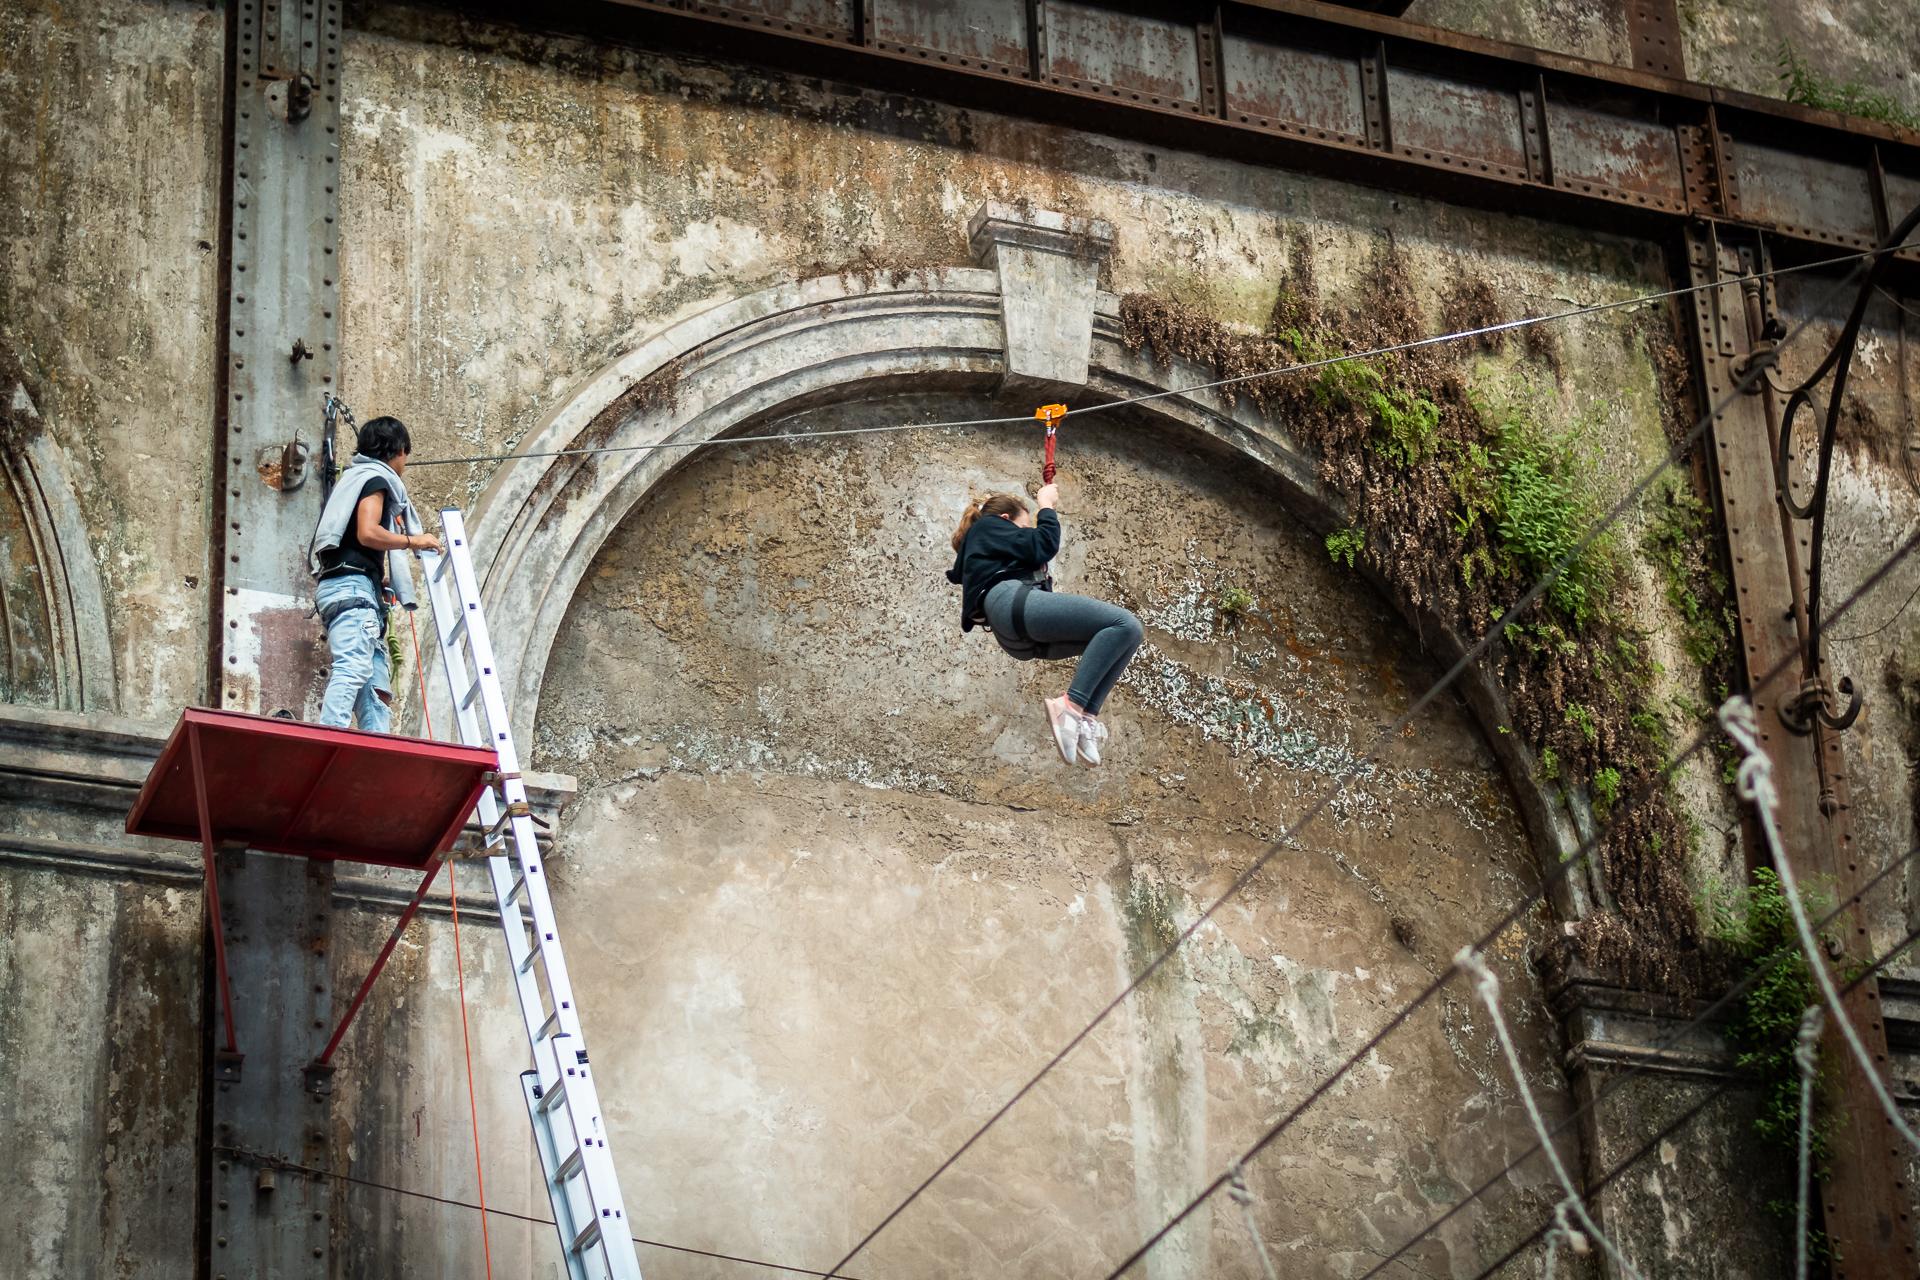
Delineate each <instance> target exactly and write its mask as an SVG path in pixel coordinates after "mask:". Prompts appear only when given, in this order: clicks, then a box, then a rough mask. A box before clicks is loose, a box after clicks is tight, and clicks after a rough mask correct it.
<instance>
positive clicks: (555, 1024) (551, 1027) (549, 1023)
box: [533, 1009, 560, 1041]
mask: <svg viewBox="0 0 1920 1280" xmlns="http://www.w3.org/2000/svg"><path fill="white" fill-rule="evenodd" d="M559 1028H560V1011H559V1010H558V1009H555V1010H554V1011H553V1012H552V1013H550V1014H548V1015H547V1017H546V1020H545V1021H544V1022H542V1023H541V1024H540V1026H539V1028H538V1029H537V1030H536V1031H535V1032H534V1033H533V1038H534V1040H535V1041H540V1040H545V1039H546V1038H547V1037H548V1036H550V1035H552V1034H553V1033H554V1032H555V1031H557V1030H559Z"/></svg>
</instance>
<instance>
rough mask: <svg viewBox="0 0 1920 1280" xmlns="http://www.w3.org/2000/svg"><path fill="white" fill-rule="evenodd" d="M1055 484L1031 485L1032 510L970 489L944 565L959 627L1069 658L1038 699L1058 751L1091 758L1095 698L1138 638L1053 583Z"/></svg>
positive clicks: (1128, 622) (1123, 614) (1102, 695)
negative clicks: (1062, 679) (1056, 687)
mask: <svg viewBox="0 0 1920 1280" xmlns="http://www.w3.org/2000/svg"><path fill="white" fill-rule="evenodd" d="M1058 498H1059V490H1058V488H1057V486H1055V485H1054V484H1053V483H1051V480H1049V482H1048V483H1047V484H1044V485H1042V486H1041V487H1040V491H1039V493H1038V494H1036V495H1035V498H1034V502H1035V505H1036V506H1038V507H1039V513H1038V515H1037V517H1036V515H1035V514H1034V513H1032V512H1030V511H1028V509H1027V504H1026V503H1025V502H1024V501H1023V500H1021V499H1020V498H1017V497H1015V496H1014V495H1012V494H1010V493H995V494H990V495H989V496H987V497H985V498H978V499H975V500H974V501H973V502H971V503H969V504H968V506H967V509H966V511H965V512H964V513H962V515H961V516H960V527H959V528H957V529H955V530H954V531H953V551H954V560H953V568H951V569H949V570H947V581H949V582H952V583H955V584H956V585H958V586H959V587H960V630H961V631H963V632H965V631H971V630H973V629H974V628H975V627H985V628H987V629H988V630H989V631H991V632H992V633H993V638H994V639H995V640H996V641H998V642H999V644H1000V647H1001V648H1002V649H1004V650H1005V651H1006V652H1007V654H1008V656H1009V657H1012V658H1015V659H1017V660H1019V661H1021V662H1027V661H1031V660H1034V659H1040V660H1043V661H1057V660H1059V659H1062V658H1076V657H1077V658H1079V659H1080V663H1079V666H1077V667H1076V668H1075V669H1074V673H1073V683H1072V684H1070V685H1069V686H1068V687H1067V690H1066V692H1065V693H1063V694H1061V695H1059V696H1057V697H1051V698H1047V699H1045V700H1044V703H1043V705H1044V707H1045V708H1046V712H1047V728H1048V729H1049V731H1051V732H1052V734H1053V744H1054V746H1056V747H1058V748H1059V749H1060V758H1061V759H1062V760H1065V761H1066V762H1067V763H1068V764H1073V763H1075V762H1076V761H1078V762H1080V763H1082V764H1087V765H1097V764H1099V763H1100V743H1101V742H1102V741H1103V740H1104V739H1105V738H1106V736H1107V727H1106V726H1105V725H1103V724H1101V723H1100V708H1101V707H1102V706H1103V705H1105V703H1106V700H1107V695H1108V694H1109V693H1111V692H1112V691H1113V686H1114V684H1115V683H1116V682H1117V681H1118V680H1119V679H1120V674H1121V672H1123V671H1125V670H1126V669H1127V663H1128V662H1129V661H1131V660H1132V658H1133V655H1134V651H1135V650H1137V649H1138V648H1139V647H1140V635H1141V631H1140V619H1138V618H1136V617H1134V616H1133V615H1132V614H1131V613H1129V612H1127V611H1126V610H1125V609H1122V608H1120V607H1119V606H1118V605H1111V604H1108V603H1106V602H1105V601H1103V600H1094V599H1090V598H1088V597H1087V596H1073V595H1067V594H1066V593H1064V592H1057V591H1055V590H1054V589H1053V579H1052V577H1051V576H1049V574H1048V573H1047V564H1048V562H1049V561H1051V560H1052V559H1053V557H1054V556H1055V555H1056V554H1057V553H1058V552H1059V550H1060V517H1059V516H1057V515H1056V514H1054V503H1055V502H1056V501H1057V500H1058Z"/></svg>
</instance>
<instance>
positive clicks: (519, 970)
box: [421, 553, 595, 1280]
mask: <svg viewBox="0 0 1920 1280" xmlns="http://www.w3.org/2000/svg"><path fill="white" fill-rule="evenodd" d="M421 560H422V561H423V562H424V568H425V571H426V572H425V577H426V580H427V598H428V600H429V602H430V603H431V605H432V609H433V619H434V629H435V634H436V636H437V638H438V640H439V645H440V665H441V668H442V669H443V670H444V671H445V673H446V681H447V693H448V696H449V701H450V702H451V704H452V707H453V713H454V719H455V725H456V728H457V729H458V732H459V736H460V740H461V741H462V742H464V743H466V744H467V745H469V746H479V745H482V744H484V743H485V742H486V741H487V730H486V729H485V727H484V726H482V725H481V723H480V713H479V711H478V710H476V709H475V707H474V705H473V702H472V700H470V699H466V698H463V696H462V695H463V693H464V690H463V689H462V687H461V685H462V682H463V681H467V680H469V678H477V677H478V674H479V669H478V668H477V667H475V668H473V669H469V666H468V654H467V651H466V639H465V629H464V628H461V627H459V620H460V617H461V614H462V612H463V610H462V609H461V607H460V605H459V603H458V600H457V598H456V591H455V585H454V580H453V577H452V575H451V573H450V572H449V573H442V572H440V569H441V565H440V564H439V563H438V562H439V561H440V557H438V556H435V555H432V554H431V553H427V554H423V555H422V556H421ZM451 567H452V566H451V565H450V564H449V565H448V566H447V568H448V569H449V570H450V569H451ZM496 785H497V784H495V785H490V786H488V787H486V788H484V789H483V790H482V791H481V793H480V797H479V800H478V802H477V807H478V810H479V816H480V827H481V832H482V838H483V839H484V838H485V833H487V832H490V831H493V830H494V827H495V825H496V824H497V823H498V822H499V820H500V809H501V806H500V802H499V799H498V796H497V793H496V791H495V786H496ZM495 838H496V839H497V841H498V844H499V847H500V848H501V849H502V850H504V849H505V848H506V846H507V839H508V834H507V832H505V831H504V830H503V831H501V832H499V833H498V834H497V836H496V837H495ZM486 862H487V876H488V879H489V881H490V882H491V883H492V886H493V892H494V899H495V901H496V902H497V903H498V905H499V908H500V923H501V927H502V930H503V931H504V932H505V934H506V937H507V954H508V957H509V960H510V961H511V963H512V966H513V970H512V971H513V976H514V987H515V993H516V995H517V996H518V1004H519V1007H520V1020H521V1022H522V1024H523V1025H524V1027H525V1029H526V1033H527V1041H528V1043H529V1045H531V1046H533V1050H534V1052H533V1055H532V1056H533V1057H534V1059H535V1063H536V1070H535V1071H533V1072H529V1073H527V1074H529V1075H531V1076H533V1077H534V1080H535V1082H536V1083H535V1084H533V1085H532V1086H529V1084H528V1082H527V1081H525V1080H524V1079H523V1081H522V1092H523V1094H525V1096H526V1097H527V1098H528V1099H529V1110H528V1119H529V1120H530V1121H531V1122H532V1124H533V1130H534V1150H535V1152H536V1153H537V1154H538V1156H539V1158H540V1167H541V1170H542V1173H543V1180H544V1181H545V1183H546V1188H547V1199H548V1201H549V1202H550V1203H551V1204H552V1205H553V1209H554V1231H555V1234H556V1237H557V1238H558V1240H559V1242H560V1253H561V1256H562V1257H563V1258H564V1259H565V1260H566V1266H567V1274H568V1280H595V1277H594V1276H593V1275H592V1274H591V1273H589V1272H588V1270H587V1268H586V1263H585V1260H584V1259H583V1258H582V1257H581V1256H580V1255H579V1253H578V1252H577V1251H576V1250H575V1249H574V1248H573V1241H574V1239H575V1237H576V1236H577V1235H578V1234H579V1226H578V1225H577V1224H578V1223H579V1222H580V1220H581V1218H582V1216H583V1214H582V1210H585V1215H584V1216H586V1217H587V1218H588V1219H589V1220H591V1216H592V1209H591V1205H590V1204H588V1205H581V1204H579V1203H578V1197H576V1196H575V1195H573V1194H571V1193H569V1191H568V1190H567V1182H568V1179H566V1178H565V1177H563V1176H562V1175H561V1173H560V1169H561V1164H562V1161H563V1160H564V1159H565V1158H566V1157H565V1154H564V1153H563V1152H562V1151H561V1150H560V1144H558V1143H557V1142H556V1140H555V1137H554V1134H553V1131H552V1126H551V1123H550V1118H549V1116H548V1114H547V1113H546V1111H544V1110H543V1109H538V1108H536V1107H535V1106H534V1105H533V1103H532V1101H531V1100H532V1099H533V1098H534V1097H536V1096H537V1095H538V1093H539V1092H540V1090H539V1087H538V1084H537V1082H538V1081H540V1080H542V1079H544V1080H546V1081H547V1082H548V1083H549V1084H550V1083H551V1082H553V1081H555V1080H557V1079H558V1078H559V1074H560V1072H559V1064H558V1061H557V1059H556V1057H555V1055H554V1053H553V1052H552V1051H551V1046H548V1045H543V1044H542V1043H541V1039H542V1038H541V1035H540V1028H541V1026H542V1024H543V1023H544V1021H545V1014H544V1012H543V1011H542V1010H541V993H540V991H539V989H538V986H537V984H536V981H535V979H534V978H533V976H532V975H531V974H530V973H528V972H527V971H526V969H525V967H524V965H523V964H522V961H523V959H524V957H525V956H526V954H527V952H528V950H529V949H530V946H531V944H530V943H529V942H528V941H527V923H526V921H525V919H524V917H523V915H522V913H521V910H520V907H519V904H518V903H517V902H516V901H515V900H514V894H513V887H512V882H513V874H512V866H513V861H512V859H510V858H508V857H507V856H506V855H505V854H504V852H503V853H501V854H498V855H495V856H493V857H489V858H488V859H487V860H486ZM542 1049H546V1050H547V1051H546V1052H544V1053H543V1052H541V1050H542Z"/></svg>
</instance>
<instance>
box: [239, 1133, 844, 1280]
mask: <svg viewBox="0 0 1920 1280" xmlns="http://www.w3.org/2000/svg"><path fill="white" fill-rule="evenodd" d="M214 1150H215V1151H217V1152H219V1153H221V1154H223V1155H229V1156H233V1157H235V1158H237V1159H241V1160H253V1161H257V1162H259V1163H261V1164H263V1165H271V1166H272V1167H273V1168H275V1169H287V1170H291V1171H292V1172H294V1173H300V1174H305V1175H306V1176H308V1177H312V1178H331V1179H333V1180H334V1181H337V1182H344V1183H347V1184H349V1185H350V1186H355V1187H363V1188H365V1189H367V1190H369V1191H384V1192H386V1193H387V1194H389V1195H396V1196H401V1197H404V1198H406V1199H411V1200H423V1201H426V1202H428V1203H430V1204H437V1205H444V1206H445V1207H447V1208H449V1209H474V1210H480V1211H481V1212H484V1213H485V1214H486V1215H487V1216H488V1217H490V1218H510V1219H512V1220H513V1221H515V1222H524V1223H527V1224H529V1225H531V1226H536V1227H552V1226H553V1225H554V1221H553V1219H552V1218H542V1217H539V1216H537V1215H535V1214H531V1213H517V1212H515V1211H514V1210H512V1209H502V1208H500V1207H499V1206H497V1205H487V1206H486V1208H485V1209H484V1210H481V1206H479V1205H477V1204H475V1203H474V1202H473V1201H471V1200H462V1199H460V1198H459V1197H458V1196H443V1195H439V1194H437V1193H435V1192H432V1191H421V1190H419V1189H417V1188H414V1187H402V1186H398V1185H396V1184H394V1183H391V1182H377V1181H375V1180H374V1179H372V1178H362V1177H359V1176H357V1175H355V1174H351V1173H342V1172H340V1171H339V1170H338V1169H322V1168H318V1167H316V1166H314V1165H308V1164H301V1163H299V1162H298V1161H295V1160H282V1159H279V1158H277V1157H272V1158H270V1157H266V1156H262V1155H261V1154H260V1153H259V1152H256V1151H249V1150H247V1149H245V1148H244V1147H235V1146H230V1145H225V1144H216V1145H215V1147H214ZM632 1239H633V1242H634V1243H635V1244H637V1245H644V1246H645V1247H647V1248H649V1249H663V1250H665V1251H667V1252H668V1253H683V1254H687V1255H690V1256H692V1257H696V1258H712V1259H714V1260H715V1261H718V1262H737V1263H739V1264H740V1265H742V1266H747V1267H764V1268H765V1269H767V1270H769V1271H785V1272H788V1273H789V1274H792V1275H798V1276H823V1275H825V1274H826V1273H825V1272H823V1271H816V1270H814V1269H813V1268H811V1267H796V1266H791V1265H789V1264H787V1263H784V1262H768V1261H767V1260H766V1259H764V1258H750V1257H748V1256H746V1255H745V1254H739V1253H722V1252H720V1251H718V1250H715V1249H697V1248H695V1247H693V1246H692V1245H685V1244H668V1243H667V1242H666V1241H664V1240H649V1239H648V1238H647V1237H645V1236H634V1237H632ZM841 1280H855V1278H853V1277H842V1278H841Z"/></svg>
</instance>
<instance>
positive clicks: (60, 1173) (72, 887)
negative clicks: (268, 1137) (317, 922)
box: [0, 866, 200, 1280]
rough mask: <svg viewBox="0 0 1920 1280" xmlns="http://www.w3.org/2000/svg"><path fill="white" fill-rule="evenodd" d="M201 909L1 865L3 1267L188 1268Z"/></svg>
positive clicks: (185, 1272)
mask: <svg viewBox="0 0 1920 1280" xmlns="http://www.w3.org/2000/svg"><path fill="white" fill-rule="evenodd" d="M199 904H200V897H199V894H198V893H196V892H193V891H191V890H189V889H183V888H179V887H167V886H154V885H143V884H133V883H126V882H120V883H115V882H114V881H112V880H107V879H99V878H91V877H87V878H82V877H74V876H67V875H60V874H57V873H53V872H48V871H40V870H22V869H18V868H15V867H12V866H0V1079H5V1080H6V1081H7V1082H8V1084H7V1088H6V1089H5V1090H0V1133H5V1134H6V1135H7V1140H6V1149H5V1154H4V1156H0V1164H4V1167H5V1169H6V1173H7V1176H6V1179H5V1181H6V1186H7V1194H6V1196H5V1197H4V1198H0V1272H4V1273H5V1274H7V1275H9V1276H19V1277H23V1278H24V1277H43V1276H44V1277H53V1276H115V1277H142V1278H146V1277H152V1278H155V1280H158V1278H159V1277H180V1278H183V1280H184V1277H186V1276H189V1275H191V1274H193V1242H194V1229H195V1226H194V1223H195V1214H194V1212H193V1208H194V1204H195V1195H196V1193H195V1187H196V1185H197V1183H198V1178H197V1176H196V1160H197V1155H196V1130H197V1128H198V1125H199V1118H198V1117H199V1089H198V1087H197V1077H196V1073H195V1072H193V1071H191V1070H181V1069H180V1068H181V1067H182V1066H183V1065H185V1064H192V1063H197V1062H198V1061H199V1058H200V964H199V959H200V956H199V950H200V913H199Z"/></svg>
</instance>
